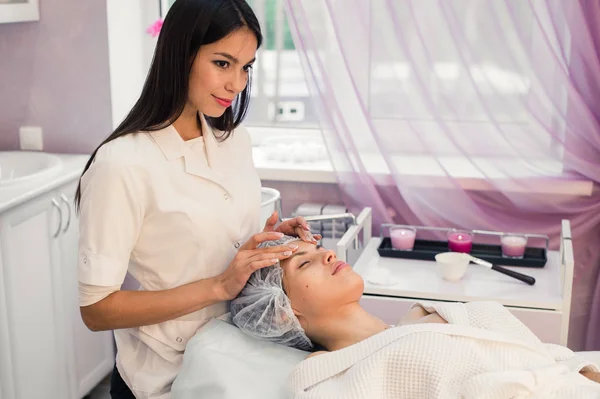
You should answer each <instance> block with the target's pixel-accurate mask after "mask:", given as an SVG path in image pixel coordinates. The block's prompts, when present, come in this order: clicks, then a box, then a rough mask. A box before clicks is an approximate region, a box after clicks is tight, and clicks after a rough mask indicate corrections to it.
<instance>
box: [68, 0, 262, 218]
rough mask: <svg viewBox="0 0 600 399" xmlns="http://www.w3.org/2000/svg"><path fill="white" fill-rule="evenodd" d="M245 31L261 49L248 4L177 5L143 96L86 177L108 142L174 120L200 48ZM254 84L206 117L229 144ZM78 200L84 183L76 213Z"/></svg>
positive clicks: (186, 1)
mask: <svg viewBox="0 0 600 399" xmlns="http://www.w3.org/2000/svg"><path fill="white" fill-rule="evenodd" d="M243 27H245V28H247V29H249V30H250V31H251V32H252V33H254V35H255V36H256V40H257V42H258V46H259V47H260V45H261V43H262V33H261V31H260V25H259V23H258V20H257V19H256V15H254V12H253V11H252V9H251V8H250V6H249V5H248V4H247V3H246V1H245V0H177V1H175V3H174V4H173V5H172V6H171V8H170V10H169V12H168V14H167V16H166V18H165V20H164V23H163V26H162V28H161V31H160V34H159V37H158V42H157V44H156V50H155V52H154V58H153V59H152V65H151V66H150V71H149V72H148V77H147V78H146V82H145V83H144V87H143V89H142V94H141V95H140V98H139V99H138V100H137V102H136V103H135V105H134V106H133V108H132V109H131V111H130V112H129V114H128V115H127V117H125V119H124V120H123V122H121V124H120V125H119V127H117V129H116V130H115V131H114V132H113V133H112V134H111V135H110V136H108V137H107V138H106V139H105V140H104V141H103V142H102V143H101V144H100V145H99V146H98V147H97V148H96V149H95V150H94V152H92V155H91V156H90V159H89V160H88V162H87V164H86V165H85V168H84V169H83V173H82V176H83V174H85V172H86V171H87V170H88V169H89V167H90V165H91V164H92V163H93V162H94V158H95V157H96V153H97V152H98V149H99V148H100V147H102V146H103V145H104V144H106V143H108V142H110V141H112V140H114V139H116V138H119V137H122V136H125V135H128V134H131V133H135V132H140V131H146V132H151V131H156V130H160V129H164V128H165V127H167V126H169V125H171V124H172V123H173V122H175V120H177V118H179V116H180V115H181V113H182V112H183V109H184V107H185V104H186V102H187V98H188V97H187V96H188V90H189V76H190V72H191V68H192V64H193V63H194V59H195V58H196V54H197V53H198V50H199V49H200V46H203V45H206V44H210V43H214V42H216V41H219V40H221V39H223V38H224V37H226V36H227V35H229V34H230V33H232V32H234V31H236V30H237V29H240V28H243ZM250 86H251V81H250V79H248V84H247V85H246V88H245V89H244V90H243V91H242V92H241V93H240V94H239V95H238V97H237V98H236V100H235V101H234V103H233V106H232V107H229V108H227V110H226V111H225V113H224V114H223V115H221V116H220V117H218V118H210V117H206V122H207V123H208V124H209V125H210V126H211V127H213V128H215V129H217V130H220V131H222V132H224V134H223V135H222V136H219V140H226V139H227V138H228V137H229V136H230V134H231V132H232V131H233V129H235V128H236V127H237V126H238V125H239V124H240V123H241V122H242V120H243V119H244V117H245V115H246V111H247V109H248V103H249V101H250ZM80 202H81V179H80V183H79V185H78V186H77V192H76V193H75V207H76V209H77V210H79V204H80Z"/></svg>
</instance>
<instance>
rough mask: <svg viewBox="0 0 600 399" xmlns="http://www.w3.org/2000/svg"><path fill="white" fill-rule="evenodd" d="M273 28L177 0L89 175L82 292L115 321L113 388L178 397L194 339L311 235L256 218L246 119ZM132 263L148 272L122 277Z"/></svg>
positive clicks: (97, 318) (84, 194)
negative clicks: (289, 237)
mask: <svg viewBox="0 0 600 399" xmlns="http://www.w3.org/2000/svg"><path fill="white" fill-rule="evenodd" d="M261 41H262V35H261V32H260V27H259V24H258V21H257V19H256V16H255V15H254V13H253V12H252V10H251V9H250V7H249V6H248V5H247V4H246V2H245V1H244V0H177V1H176V2H175V3H174V5H173V6H172V8H171V9H170V11H169V13H168V15H167V17H166V19H165V21H164V24H163V26H162V29H161V33H160V36H159V39H158V43H157V47H156V52H155V55H154V59H153V62H152V65H151V67H150V72H149V75H148V78H147V80H146V83H145V85H144V87H143V90H142V93H141V96H140V98H139V100H138V101H137V103H136V104H135V105H134V107H133V109H132V110H131V112H130V113H129V115H128V116H127V117H126V118H125V120H124V121H123V122H122V123H121V125H120V126H119V127H118V128H117V129H116V130H115V132H113V133H112V134H111V135H110V136H109V137H108V138H107V139H106V140H105V141H104V142H103V143H102V144H101V145H100V146H99V147H98V148H97V149H96V150H95V151H94V153H93V154H92V156H91V158H90V160H89V162H88V164H87V165H86V168H85V170H84V173H83V175H82V177H81V180H80V187H79V189H78V192H77V196H76V203H77V205H78V207H79V211H80V216H81V217H80V241H79V291H80V306H81V315H82V318H83V320H84V322H85V324H86V325H87V326H88V327H89V328H90V329H92V330H95V331H98V330H115V339H116V343H117V359H116V365H115V369H114V371H113V375H112V379H111V395H112V397H113V398H133V397H137V398H168V397H170V387H171V384H172V382H173V380H174V379H175V377H176V375H177V372H178V370H179V368H180V366H181V362H182V357H183V351H184V349H185V346H186V344H187V342H188V340H189V339H190V338H191V337H192V336H193V335H194V333H195V332H196V331H197V330H198V329H199V328H200V327H201V326H202V325H203V324H204V323H205V322H206V321H208V319H210V318H212V317H218V316H220V315H223V314H224V313H226V312H227V310H228V308H227V303H228V302H227V301H228V300H230V299H232V298H235V296H236V295H237V294H238V293H239V292H240V290H241V289H242V288H243V287H244V285H245V283H246V281H247V280H248V278H249V276H250V274H251V273H252V272H253V271H254V270H256V269H258V268H262V267H266V266H269V265H272V264H273V263H275V262H277V261H278V260H280V259H285V258H287V257H289V256H290V255H291V254H292V252H293V251H294V250H295V249H296V248H297V246H296V245H291V246H280V247H275V248H268V249H257V245H258V244H259V243H260V242H262V241H265V240H273V239H277V238H278V237H281V233H286V234H295V235H299V236H300V237H302V238H303V239H305V240H307V241H312V240H313V238H312V235H311V234H310V232H309V231H308V225H307V224H306V221H304V219H302V218H296V219H293V220H290V221H287V222H284V223H282V224H281V225H280V226H279V227H278V228H277V229H275V224H276V222H277V215H276V214H273V215H272V216H271V218H270V219H269V220H268V221H267V224H266V226H265V228H264V231H263V232H262V233H258V234H256V233H257V232H259V231H260V226H259V212H260V199H261V198H260V197H261V195H260V180H259V178H258V175H257V173H256V171H255V168H254V165H253V161H252V152H251V143H250V139H249V136H248V133H247V132H246V131H245V130H244V129H243V128H242V127H241V126H240V123H241V121H242V120H243V118H244V115H245V113H246V109H247V107H248V101H249V99H250V84H249V80H250V71H251V68H252V64H253V62H254V59H255V54H256V50H257V49H258V47H259V46H260V44H261ZM127 273H129V274H130V275H131V276H132V277H133V278H134V279H135V280H136V281H137V282H138V283H139V285H140V289H139V290H137V291H130V290H121V285H122V284H123V281H124V279H125V276H126V274H127Z"/></svg>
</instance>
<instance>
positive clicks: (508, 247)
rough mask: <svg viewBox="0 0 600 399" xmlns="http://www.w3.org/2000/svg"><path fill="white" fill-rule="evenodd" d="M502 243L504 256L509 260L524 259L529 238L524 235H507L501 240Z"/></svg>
mask: <svg viewBox="0 0 600 399" xmlns="http://www.w3.org/2000/svg"><path fill="white" fill-rule="evenodd" d="M500 242H501V243H502V255H503V256H505V257H507V258H522V257H523V255H525V246H526V245H527V237H525V236H522V235H511V234H507V235H504V236H502V238H501V239H500Z"/></svg>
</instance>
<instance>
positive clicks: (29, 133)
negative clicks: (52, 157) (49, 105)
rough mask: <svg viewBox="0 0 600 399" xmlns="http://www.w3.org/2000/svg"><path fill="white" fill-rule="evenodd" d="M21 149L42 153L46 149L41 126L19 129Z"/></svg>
mask: <svg viewBox="0 0 600 399" xmlns="http://www.w3.org/2000/svg"><path fill="white" fill-rule="evenodd" d="M19 140H20V143H21V149H22V150H24V151H42V150H43V149H44V136H43V134H42V128H41V127H39V126H21V128H20V129H19Z"/></svg>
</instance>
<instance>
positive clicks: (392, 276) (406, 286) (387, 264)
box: [337, 208, 574, 346]
mask: <svg viewBox="0 0 600 399" xmlns="http://www.w3.org/2000/svg"><path fill="white" fill-rule="evenodd" d="M367 213H368V215H366V214H367ZM361 215H362V216H359V218H360V220H361V221H363V223H362V224H357V225H356V226H352V227H351V228H350V229H349V230H348V232H347V233H346V235H344V237H343V238H342V240H340V243H339V244H338V248H337V253H338V256H341V257H342V258H343V257H344V256H345V252H346V251H347V250H349V249H350V248H351V247H352V244H353V243H354V241H355V239H356V237H358V236H359V235H360V231H361V230H362V227H363V226H365V223H364V221H365V220H368V223H369V224H370V209H369V208H365V210H363V212H361ZM357 219H358V218H357ZM364 236H366V237H367V239H365V240H362V242H363V243H365V244H366V245H365V246H364V249H363V250H362V253H361V254H360V256H359V258H358V260H357V261H356V262H355V263H354V265H353V266H354V270H355V271H356V272H357V273H359V274H360V275H361V276H362V277H363V279H364V280H365V289H364V294H363V297H362V300H361V304H362V306H363V307H364V308H365V309H366V310H368V311H369V312H370V313H372V314H374V315H376V316H378V317H379V318H381V319H382V320H384V321H385V322H387V323H390V324H395V323H397V322H398V321H399V320H400V319H401V317H402V315H403V314H404V313H405V312H406V311H407V310H408V309H409V307H410V306H411V305H412V304H414V303H415V302H417V301H433V302H436V301H443V302H471V301H496V302H500V303H501V304H503V305H504V306H505V307H507V308H508V309H509V310H510V311H511V312H512V313H513V314H514V315H515V316H516V317H517V318H518V319H519V320H521V321H522V322H523V323H524V324H525V325H526V326H527V327H529V328H530V329H531V330H532V331H533V332H534V333H535V334H536V335H537V336H538V337H539V338H540V339H541V340H542V341H544V342H548V343H555V344H560V345H565V346H566V345H567V338H568V333H569V312H570V308H571V289H572V285H573V267H574V257H573V246H572V242H571V229H570V223H569V221H568V220H563V221H562V234H561V240H560V250H559V251H549V252H548V254H547V257H548V261H547V263H546V265H545V266H544V267H543V268H528V267H527V268H526V267H507V268H508V269H512V270H515V271H519V272H521V273H524V274H527V275H530V276H532V277H534V278H535V279H536V283H535V285H533V286H530V285H527V284H525V283H523V282H521V281H519V280H516V279H514V278H511V277H508V276H505V275H503V274H501V273H497V272H495V271H493V270H490V269H488V268H485V267H482V266H478V265H474V264H473V265H470V266H469V269H468V271H467V273H466V274H465V276H464V277H463V278H462V279H461V280H460V281H458V282H449V281H446V280H443V279H442V278H441V276H440V274H439V271H438V267H437V264H436V263H435V262H434V261H422V260H414V259H400V258H388V257H381V256H379V253H378V252H377V248H378V246H379V244H380V243H381V238H380V237H373V238H370V231H368V232H367V234H364ZM363 238H365V237H363ZM375 274H376V275H378V276H379V278H378V279H373V278H371V277H372V276H373V275H375ZM382 275H383V276H385V277H384V278H383V279H382V278H381V276H382Z"/></svg>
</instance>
